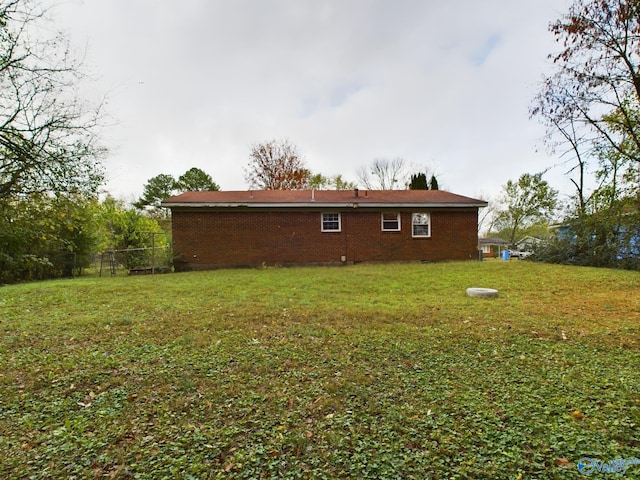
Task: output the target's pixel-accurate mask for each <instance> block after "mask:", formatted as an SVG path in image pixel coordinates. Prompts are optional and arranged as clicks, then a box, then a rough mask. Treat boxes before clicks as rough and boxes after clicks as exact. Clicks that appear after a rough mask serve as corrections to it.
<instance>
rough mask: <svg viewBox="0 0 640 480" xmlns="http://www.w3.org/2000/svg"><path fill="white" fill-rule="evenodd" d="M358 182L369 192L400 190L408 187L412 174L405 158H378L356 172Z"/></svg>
mask: <svg viewBox="0 0 640 480" xmlns="http://www.w3.org/2000/svg"><path fill="white" fill-rule="evenodd" d="M356 176H357V177H358V181H359V182H360V183H361V184H362V186H363V187H364V188H367V189H369V190H400V189H404V188H406V187H407V184H408V183H409V177H410V174H409V172H408V165H407V162H406V161H405V159H404V158H401V157H396V158H392V159H388V158H376V159H375V160H374V161H373V162H372V163H371V164H370V165H366V166H363V167H360V168H358V169H357V171H356Z"/></svg>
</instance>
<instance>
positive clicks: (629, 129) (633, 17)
mask: <svg viewBox="0 0 640 480" xmlns="http://www.w3.org/2000/svg"><path fill="white" fill-rule="evenodd" d="M549 29H550V31H551V33H553V35H554V36H555V37H556V41H557V42H558V43H559V44H560V45H562V47H563V48H562V50H561V51H560V52H559V53H557V54H554V55H550V56H549V58H550V59H552V60H553V62H554V64H555V66H556V71H555V72H554V73H553V75H551V76H549V77H548V78H546V79H545V81H544V83H543V85H542V88H541V91H540V93H539V94H538V96H537V97H536V99H535V101H534V104H533V107H532V109H531V113H532V114H533V115H536V116H539V117H541V118H542V120H543V122H544V123H546V125H547V126H548V127H549V132H550V134H552V135H553V134H555V133H560V138H561V139H563V140H565V141H568V142H569V143H570V144H571V148H574V147H575V146H576V143H575V140H579V142H580V143H581V144H583V143H585V142H586V141H589V142H591V143H592V145H593V146H597V147H598V148H605V147H606V148H612V149H614V150H616V151H618V153H619V154H620V155H621V156H622V158H627V159H629V160H632V161H634V162H640V127H639V124H640V35H638V32H639V31H640V4H639V3H638V2H637V1H628V0H574V3H573V4H572V5H571V6H570V8H569V13H568V14H567V15H565V16H564V17H563V18H561V19H560V20H558V21H556V22H554V23H552V24H551V25H550V27H549ZM582 166H584V165H583V163H582V161H581V160H579V163H578V168H581V167H582ZM577 188H578V190H580V189H581V187H580V185H577Z"/></svg>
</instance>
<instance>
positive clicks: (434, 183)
mask: <svg viewBox="0 0 640 480" xmlns="http://www.w3.org/2000/svg"><path fill="white" fill-rule="evenodd" d="M439 189H440V186H439V185H438V179H437V178H436V175H435V174H432V175H431V178H430V179H429V190H439Z"/></svg>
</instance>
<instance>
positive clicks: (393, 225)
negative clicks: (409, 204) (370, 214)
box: [382, 212, 400, 232]
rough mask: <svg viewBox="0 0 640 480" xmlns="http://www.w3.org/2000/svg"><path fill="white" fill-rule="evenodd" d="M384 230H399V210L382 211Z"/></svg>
mask: <svg viewBox="0 0 640 480" xmlns="http://www.w3.org/2000/svg"><path fill="white" fill-rule="evenodd" d="M382 231H383V232H399V231H400V214H399V213H397V212H382Z"/></svg>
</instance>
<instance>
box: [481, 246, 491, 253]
mask: <svg viewBox="0 0 640 480" xmlns="http://www.w3.org/2000/svg"><path fill="white" fill-rule="evenodd" d="M482 253H491V245H482Z"/></svg>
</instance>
